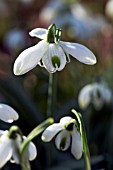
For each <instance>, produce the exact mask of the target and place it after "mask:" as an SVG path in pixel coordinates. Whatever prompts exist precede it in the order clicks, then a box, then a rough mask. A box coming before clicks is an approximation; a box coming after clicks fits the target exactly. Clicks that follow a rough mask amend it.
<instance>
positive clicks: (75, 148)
mask: <svg viewBox="0 0 113 170" xmlns="http://www.w3.org/2000/svg"><path fill="white" fill-rule="evenodd" d="M54 137H55V144H56V147H57V148H58V149H59V150H62V151H65V150H67V149H68V148H69V146H70V145H71V153H72V154H73V156H74V157H75V158H76V159H80V158H81V156H82V151H83V147H82V140H81V136H80V133H79V131H78V130H77V128H76V126H75V119H72V118H71V117H67V116H66V117H63V118H62V119H60V123H54V124H52V125H50V126H49V127H48V128H47V129H46V130H45V131H44V132H43V134H42V140H43V141H44V142H49V141H51V140H52V139H53V138H54Z"/></svg>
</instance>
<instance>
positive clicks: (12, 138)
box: [0, 126, 37, 169]
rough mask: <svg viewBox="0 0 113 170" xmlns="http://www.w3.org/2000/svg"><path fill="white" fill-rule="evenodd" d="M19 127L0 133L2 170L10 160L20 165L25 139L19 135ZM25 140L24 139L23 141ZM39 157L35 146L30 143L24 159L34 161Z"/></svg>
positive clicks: (0, 164)
mask: <svg viewBox="0 0 113 170" xmlns="http://www.w3.org/2000/svg"><path fill="white" fill-rule="evenodd" d="M18 130H19V129H18V127H17V126H12V127H11V128H10V129H9V130H6V131H2V130H1V131H0V169H1V168H2V167H3V166H4V165H5V164H6V163H7V162H8V161H9V160H10V161H12V162H13V163H16V164H20V163H21V162H20V153H19V149H20V147H21V144H22V141H23V140H24V139H25V137H24V136H23V137H22V136H21V135H20V134H19V133H18ZM22 138H23V139H22ZM36 155H37V150H36V147H35V145H34V144H33V143H32V142H30V143H29V145H28V147H27V148H26V151H25V154H24V157H23V159H27V161H28V160H30V161H31V160H34V159H35V158H36Z"/></svg>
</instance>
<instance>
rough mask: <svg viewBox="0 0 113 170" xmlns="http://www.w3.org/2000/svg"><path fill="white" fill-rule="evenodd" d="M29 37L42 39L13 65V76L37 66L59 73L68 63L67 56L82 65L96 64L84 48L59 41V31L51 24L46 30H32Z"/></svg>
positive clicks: (93, 57) (89, 52)
mask: <svg viewBox="0 0 113 170" xmlns="http://www.w3.org/2000/svg"><path fill="white" fill-rule="evenodd" d="M29 34H30V36H32V37H37V38H40V39H42V40H41V41H40V42H39V43H38V44H37V45H35V46H33V47H30V48H28V49H26V50H24V51H23V52H22V53H21V54H20V55H19V57H18V58H17V59H16V61H15V63H14V74H15V75H22V74H24V73H26V72H28V71H30V70H31V69H33V68H34V67H36V65H37V64H39V65H40V66H43V67H45V68H46V69H47V70H48V71H49V72H51V73H54V72H56V71H61V70H62V69H63V68H64V67H65V65H66V61H67V62H69V61H70V57H69V55H72V56H73V57H74V58H76V59H77V60H79V61H80V62H82V63H84V64H89V65H93V64H95V63H96V58H95V55H94V54H93V53H92V52H91V51H90V50H89V49H88V48H87V47H85V46H83V45H80V44H77V43H71V42H63V41H60V37H61V30H60V29H58V28H56V26H55V24H52V25H51V26H50V27H49V28H48V30H47V29H43V28H36V29H33V30H32V31H31V32H30V33H29Z"/></svg>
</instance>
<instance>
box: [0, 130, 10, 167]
mask: <svg viewBox="0 0 113 170" xmlns="http://www.w3.org/2000/svg"><path fill="white" fill-rule="evenodd" d="M12 147H13V145H12V140H10V139H9V138H8V137H7V132H6V133H4V134H3V135H2V136H1V138H0V168H2V167H3V166H4V165H5V164H6V163H7V162H8V161H9V160H10V159H11V156H12V152H13V149H12Z"/></svg>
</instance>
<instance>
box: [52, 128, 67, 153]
mask: <svg viewBox="0 0 113 170" xmlns="http://www.w3.org/2000/svg"><path fill="white" fill-rule="evenodd" d="M55 144H56V147H57V148H58V149H59V150H62V151H65V150H67V149H68V148H69V146H70V133H69V132H68V131H66V130H63V131H61V132H60V133H59V134H58V135H57V137H56V139H55Z"/></svg>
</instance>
